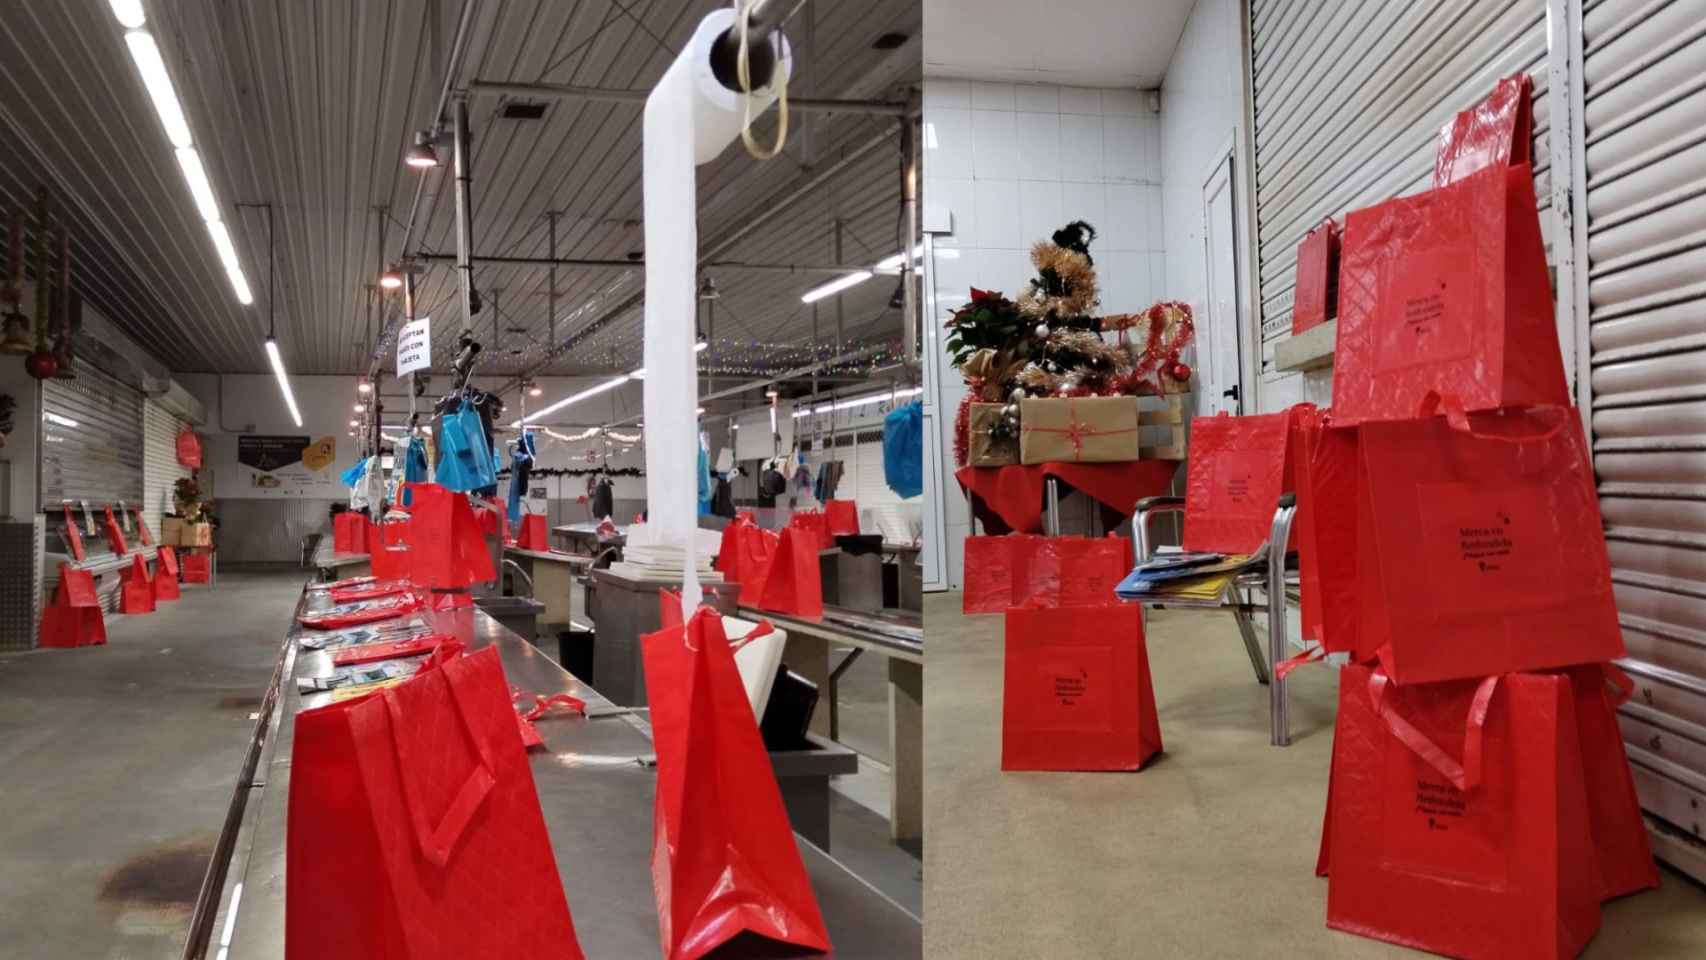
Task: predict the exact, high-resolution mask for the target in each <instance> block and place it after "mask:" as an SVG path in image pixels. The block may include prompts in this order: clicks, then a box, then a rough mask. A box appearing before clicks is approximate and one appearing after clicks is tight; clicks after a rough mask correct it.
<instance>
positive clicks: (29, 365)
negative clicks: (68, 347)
mask: <svg viewBox="0 0 1706 960" xmlns="http://www.w3.org/2000/svg"><path fill="white" fill-rule="evenodd" d="M58 369H59V361H57V360H55V359H53V354H51V353H49V352H47V351H46V350H37V351H36V352H35V353H32V354H30V355H29V356H27V357H25V358H24V370H25V371H27V372H28V373H29V375H30V376H32V377H35V378H36V379H37V380H46V379H47V378H49V377H51V376H53V374H54V371H56V370H58Z"/></svg>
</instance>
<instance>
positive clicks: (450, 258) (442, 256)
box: [410, 252, 860, 289]
mask: <svg viewBox="0 0 1706 960" xmlns="http://www.w3.org/2000/svg"><path fill="white" fill-rule="evenodd" d="M410 259H411V260H417V261H422V262H427V263H456V264H458V265H460V263H461V259H462V258H461V254H459V253H455V254H452V253H424V252H422V253H416V254H413V255H411V256H410ZM468 259H469V261H470V262H472V263H496V264H504V265H509V266H536V267H580V268H593V269H607V270H644V269H645V268H646V261H645V260H643V259H642V260H629V259H627V258H623V259H621V260H609V259H594V258H587V257H504V256H495V257H487V256H480V255H478V254H475V255H471V256H470V257H469V258H468ZM699 268H700V269H701V270H729V271H737V272H738V271H745V272H750V273H795V274H808V273H809V274H835V273H850V272H852V271H855V270H858V269H860V268H859V267H857V266H852V265H847V266H835V265H834V264H827V263H823V264H819V263H743V262H741V261H738V260H719V261H715V262H712V263H702V264H700V265H699ZM553 289H554V288H553Z"/></svg>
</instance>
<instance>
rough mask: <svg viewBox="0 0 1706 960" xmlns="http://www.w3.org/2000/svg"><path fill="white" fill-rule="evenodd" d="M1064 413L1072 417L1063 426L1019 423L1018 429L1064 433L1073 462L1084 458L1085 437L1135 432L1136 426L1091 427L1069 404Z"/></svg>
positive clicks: (1030, 431)
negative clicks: (1039, 425) (1070, 445)
mask: <svg viewBox="0 0 1706 960" xmlns="http://www.w3.org/2000/svg"><path fill="white" fill-rule="evenodd" d="M1066 414H1067V416H1068V417H1071V418H1072V422H1071V423H1069V424H1067V425H1066V426H1064V427H1033V426H1028V425H1026V424H1024V423H1021V424H1019V429H1020V430H1022V431H1024V432H1026V433H1063V434H1065V435H1066V438H1067V439H1068V440H1071V441H1072V459H1073V461H1074V462H1082V461H1083V459H1084V438H1085V437H1111V436H1114V435H1115V434H1121V433H1136V432H1137V428H1136V427H1120V428H1118V429H1116V430H1096V429H1093V428H1092V427H1091V426H1090V425H1089V424H1087V423H1083V422H1081V421H1080V420H1079V419H1078V409H1077V408H1076V407H1073V406H1070V405H1069V406H1068V407H1067V408H1066Z"/></svg>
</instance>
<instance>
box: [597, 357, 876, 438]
mask: <svg viewBox="0 0 1706 960" xmlns="http://www.w3.org/2000/svg"><path fill="white" fill-rule="evenodd" d="M883 349H884V348H883V346H882V345H880V344H879V345H876V346H870V347H862V348H860V349H858V350H849V351H848V352H846V353H843V354H841V355H840V356H835V357H830V358H829V359H827V360H821V361H819V362H817V363H812V364H807V365H806V366H803V367H795V368H794V369H792V370H785V371H783V372H781V373H778V374H776V375H775V376H773V377H768V378H766V379H763V380H748V381H747V382H745V383H743V384H741V385H740V386H738V387H728V388H727V389H723V390H718V391H716V392H714V393H707V394H705V395H704V396H703V397H700V398H699V404H700V405H701V406H703V405H704V404H706V403H708V402H710V401H712V400H721V399H722V398H724V397H732V396H735V395H736V394H741V393H745V392H747V391H748V390H753V389H756V388H758V387H767V386H770V385H771V384H775V383H781V382H782V381H784V380H793V379H795V378H797V377H804V376H809V375H811V374H813V373H816V372H817V371H819V370H822V369H823V368H824V367H833V366H835V365H836V364H840V363H854V362H856V361H859V360H863V359H865V358H866V357H868V356H871V355H872V354H874V353H881V352H882V351H883ZM643 416H645V414H642V413H636V414H634V415H632V416H629V417H625V418H623V419H621V420H616V421H613V422H611V423H608V424H606V426H610V427H620V426H623V425H625V424H629V423H633V422H635V421H637V420H639V419H640V418H641V417H643Z"/></svg>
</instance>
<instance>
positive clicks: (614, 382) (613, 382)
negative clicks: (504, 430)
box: [509, 373, 633, 427]
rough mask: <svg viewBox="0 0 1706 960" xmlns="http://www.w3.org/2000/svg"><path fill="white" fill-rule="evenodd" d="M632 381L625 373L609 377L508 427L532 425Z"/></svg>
mask: <svg viewBox="0 0 1706 960" xmlns="http://www.w3.org/2000/svg"><path fill="white" fill-rule="evenodd" d="M632 379H633V375H632V374H626V373H625V374H623V375H621V376H619V377H611V378H610V379H609V380H606V381H604V382H603V383H601V384H599V385H597V386H594V387H587V388H586V389H585V390H582V391H581V392H580V393H576V394H573V395H570V396H567V397H564V398H563V399H561V400H558V401H557V402H556V403H553V404H551V405H550V406H548V407H545V408H543V409H540V410H536V411H534V412H533V413H530V414H528V415H527V416H525V417H523V418H521V419H520V420H511V421H510V423H509V425H510V426H511V427H520V426H521V425H523V424H527V423H532V422H533V421H535V420H538V419H539V418H541V417H545V416H549V415H551V414H553V413H556V412H557V411H558V410H561V409H563V408H564V407H566V406H569V405H570V404H574V403H579V402H581V401H582V400H585V399H586V398H587V397H596V396H598V395H599V394H601V393H603V392H604V391H606V390H610V389H613V388H615V387H620V386H621V385H622V384H624V383H627V382H628V381H629V380H632Z"/></svg>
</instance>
